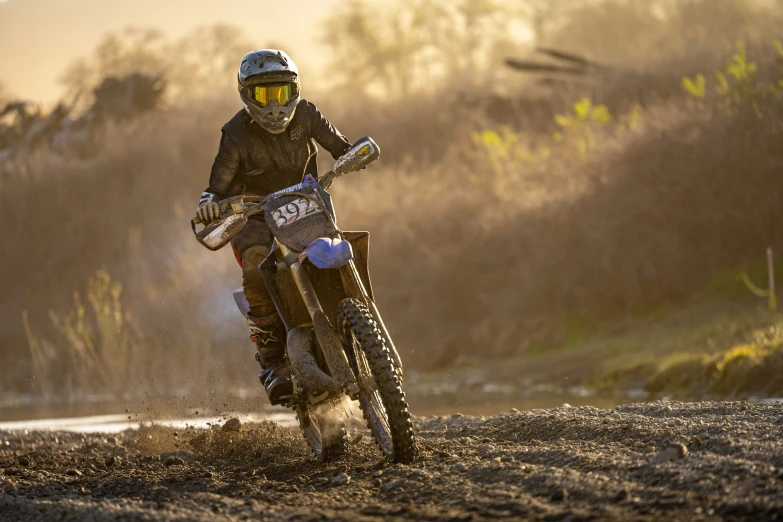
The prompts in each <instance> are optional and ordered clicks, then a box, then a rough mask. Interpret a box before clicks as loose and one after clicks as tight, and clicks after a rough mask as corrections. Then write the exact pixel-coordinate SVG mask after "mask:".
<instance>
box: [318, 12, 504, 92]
mask: <svg viewBox="0 0 783 522" xmlns="http://www.w3.org/2000/svg"><path fill="white" fill-rule="evenodd" d="M518 16H519V11H518V10H517V9H510V8H508V7H506V5H505V3H501V2H499V1H496V0H459V1H456V2H450V3H444V2H440V1H437V0H407V1H402V0H394V1H391V2H386V3H384V4H380V5H379V4H377V3H371V2H369V1H367V0H349V1H348V2H346V3H343V4H340V5H339V6H338V7H337V8H336V11H335V12H334V13H333V14H332V16H331V17H329V18H328V19H327V20H326V21H325V23H324V25H325V27H326V30H325V32H324V35H323V41H324V43H326V44H327V45H328V46H329V47H331V49H332V56H333V59H332V69H331V72H332V73H333V77H334V80H335V83H336V84H337V85H338V86H340V87H342V88H343V92H345V93H346V94H347V95H349V96H354V95H356V94H357V93H361V94H374V95H381V96H386V97H392V98H397V97H405V96H408V95H409V94H410V93H411V92H412V91H414V90H419V91H421V90H429V91H432V90H434V89H435V88H436V85H435V84H436V83H438V82H440V83H444V82H451V83H452V85H453V86H454V87H455V88H456V89H468V88H470V87H472V86H473V85H474V84H476V83H480V84H484V83H487V82H489V81H491V78H490V77H489V76H491V75H492V73H493V71H496V70H499V69H500V68H499V67H496V65H497V62H498V60H497V59H498V58H499V52H498V50H499V48H500V47H502V46H503V45H505V44H507V43H508V42H509V41H510V40H511V38H510V37H511V23H512V22H513V21H514V20H515V19H516V18H518ZM488 75H489V76H488Z"/></svg>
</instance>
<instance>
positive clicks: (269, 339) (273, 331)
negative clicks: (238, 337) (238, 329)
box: [247, 313, 294, 405]
mask: <svg viewBox="0 0 783 522" xmlns="http://www.w3.org/2000/svg"><path fill="white" fill-rule="evenodd" d="M247 326H248V328H249V329H250V340H251V341H253V342H254V343H255V344H256V349H257V350H258V351H257V352H256V360H257V361H258V363H259V364H260V365H261V373H260V374H259V375H258V379H259V380H260V381H261V384H263V385H264V389H265V390H266V394H267V396H268V397H269V402H271V403H272V404H273V405H277V404H282V403H283V399H282V397H284V396H286V395H291V394H292V393H293V392H294V385H293V382H292V381H291V365H290V364H289V362H288V358H287V357H286V353H285V328H284V327H283V322H282V321H281V320H280V317H279V316H278V315H277V313H275V314H273V315H270V316H267V317H263V318H261V319H259V318H256V317H253V316H251V315H249V314H248V316H247Z"/></svg>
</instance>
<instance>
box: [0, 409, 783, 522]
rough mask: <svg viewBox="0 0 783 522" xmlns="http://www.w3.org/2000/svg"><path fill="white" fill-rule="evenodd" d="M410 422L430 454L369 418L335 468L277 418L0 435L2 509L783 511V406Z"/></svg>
mask: <svg viewBox="0 0 783 522" xmlns="http://www.w3.org/2000/svg"><path fill="white" fill-rule="evenodd" d="M415 424H416V428H417V431H418V434H419V437H420V443H421V448H422V452H421V453H422V454H421V458H420V459H419V460H418V461H417V462H415V463H414V464H413V465H410V466H401V465H387V464H384V463H383V462H381V459H380V455H379V453H378V452H377V449H376V447H375V445H374V443H373V441H372V439H371V437H370V436H369V434H368V433H366V432H364V430H363V429H362V428H361V427H360V423H359V422H351V423H349V435H350V436H351V438H352V439H351V440H354V441H356V442H355V443H354V444H353V445H351V447H350V450H349V453H348V455H347V456H346V457H344V458H343V459H341V460H339V461H337V462H333V463H329V464H320V463H317V462H314V461H313V460H311V459H310V458H309V457H308V456H307V451H306V447H305V444H304V441H303V439H302V437H301V435H300V434H299V433H298V432H297V431H295V430H292V429H284V428H281V427H279V426H277V425H275V424H272V423H261V424H247V425H243V426H242V427H241V428H242V429H241V430H238V431H234V430H194V429H188V430H185V431H182V430H179V433H177V432H175V431H174V430H171V429H167V428H161V427H143V428H141V429H139V430H135V431H127V432H124V433H123V434H121V435H119V436H117V437H116V439H115V440H111V441H109V440H108V438H107V437H106V436H105V435H100V434H95V435H83V434H75V433H50V432H31V433H29V434H27V435H25V434H23V433H22V432H0V520H3V521H28V520H64V521H90V520H197V521H198V520H204V521H207V520H210V521H211V520H245V519H252V520H297V521H309V520H314V521H315V520H358V521H363V520H366V521H370V520H375V521H378V520H381V519H383V520H386V519H388V520H412V519H413V520H415V519H422V520H431V521H447V520H450V521H454V520H462V521H469V520H490V519H491V520H497V519H507V520H515V519H522V520H542V521H543V520H546V521H556V520H564V521H565V520H571V521H577V520H615V521H627V520H649V521H657V520H662V519H665V520H667V522H672V521H678V520H683V521H685V520H687V521H698V520H783V443H782V442H781V433H783V405H779V404H749V403H743V402H731V403H728V402H704V403H660V402H659V403H651V404H635V405H629V406H623V407H619V408H616V409H614V410H602V409H597V408H590V407H582V408H557V409H553V410H533V411H530V412H512V413H510V414H502V415H498V416H495V417H490V418H477V417H469V416H462V415H454V416H445V417H430V418H419V419H416V421H415ZM444 427H445V429H444ZM360 433H364V434H365V436H364V437H362V438H361V439H359V438H358V437H357V436H358V434H360ZM167 463H168V465H167Z"/></svg>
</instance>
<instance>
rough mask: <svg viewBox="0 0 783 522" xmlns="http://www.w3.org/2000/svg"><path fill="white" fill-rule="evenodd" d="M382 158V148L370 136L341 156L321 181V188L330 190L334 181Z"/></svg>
mask: <svg viewBox="0 0 783 522" xmlns="http://www.w3.org/2000/svg"><path fill="white" fill-rule="evenodd" d="M380 157H381V148H380V147H378V144H377V143H375V142H374V141H373V139H372V138H370V137H369V136H365V137H364V138H362V139H360V140H359V141H357V142H356V143H354V144H353V145H351V148H350V149H348V152H346V153H345V154H343V155H342V156H340V157H339V158H338V160H337V163H335V164H334V169H332V170H331V171H329V172H327V173H326V174H324V175H323V176H321V178H320V179H319V181H320V182H321V186H322V187H323V188H325V189H328V188H329V187H331V186H332V183H334V180H335V179H337V178H338V177H340V176H342V175H343V174H348V173H349V172H356V171H357V170H361V169H363V168H364V167H366V166H367V165H369V164H370V163H372V162H373V161H375V160H377V159H378V158H380Z"/></svg>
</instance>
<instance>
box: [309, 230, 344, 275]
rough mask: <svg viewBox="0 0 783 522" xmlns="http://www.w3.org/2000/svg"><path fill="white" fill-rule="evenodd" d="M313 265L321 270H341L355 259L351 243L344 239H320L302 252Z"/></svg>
mask: <svg viewBox="0 0 783 522" xmlns="http://www.w3.org/2000/svg"><path fill="white" fill-rule="evenodd" d="M302 253H303V254H304V255H305V256H307V258H308V259H309V260H310V262H311V263H312V264H314V265H315V266H316V267H318V268H320V269H322V270H323V269H326V268H340V267H341V266H343V265H345V264H346V263H347V262H348V261H350V260H351V259H353V249H352V248H351V243H350V242H348V241H344V240H342V239H329V238H328V237H319V238H318V239H316V240H314V241H313V242H312V243H310V244H309V245H308V246H307V248H305V249H304V252H302Z"/></svg>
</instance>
